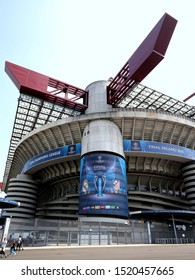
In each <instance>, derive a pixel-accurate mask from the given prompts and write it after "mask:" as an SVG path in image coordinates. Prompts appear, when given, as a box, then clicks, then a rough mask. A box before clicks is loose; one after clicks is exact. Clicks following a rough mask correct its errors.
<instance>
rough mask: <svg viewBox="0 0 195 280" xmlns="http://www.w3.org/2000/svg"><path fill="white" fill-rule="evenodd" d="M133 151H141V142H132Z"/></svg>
mask: <svg viewBox="0 0 195 280" xmlns="http://www.w3.org/2000/svg"><path fill="white" fill-rule="evenodd" d="M131 150H132V151H141V150H142V149H141V145H140V141H132V142H131Z"/></svg>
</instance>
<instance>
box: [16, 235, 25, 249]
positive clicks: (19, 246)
mask: <svg viewBox="0 0 195 280" xmlns="http://www.w3.org/2000/svg"><path fill="white" fill-rule="evenodd" d="M21 249H22V250H23V239H22V236H21V235H20V236H19V238H18V241H17V246H16V251H20V250H21Z"/></svg>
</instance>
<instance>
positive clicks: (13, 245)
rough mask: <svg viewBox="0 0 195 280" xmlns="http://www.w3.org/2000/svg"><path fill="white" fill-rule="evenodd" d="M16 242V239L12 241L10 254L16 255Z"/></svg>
mask: <svg viewBox="0 0 195 280" xmlns="http://www.w3.org/2000/svg"><path fill="white" fill-rule="evenodd" d="M15 251H16V242H15V240H14V241H13V242H12V244H11V247H10V250H9V254H10V255H16V252H15Z"/></svg>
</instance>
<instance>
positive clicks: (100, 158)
mask: <svg viewBox="0 0 195 280" xmlns="http://www.w3.org/2000/svg"><path fill="white" fill-rule="evenodd" d="M96 162H97V163H102V162H104V160H103V159H102V156H98V160H97V161H96Z"/></svg>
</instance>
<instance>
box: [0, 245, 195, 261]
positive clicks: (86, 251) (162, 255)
mask: <svg viewBox="0 0 195 280" xmlns="http://www.w3.org/2000/svg"><path fill="white" fill-rule="evenodd" d="M8 249H9V248H7V253H9V251H8ZM1 260H195V244H179V245H177V244H173V245H170V244H166V245H124V246H120V245H118V246H70V247H69V246H48V247H27V248H24V250H23V251H19V252H16V255H15V256H14V255H12V256H9V257H7V258H6V259H2V258H0V261H1Z"/></svg>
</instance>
